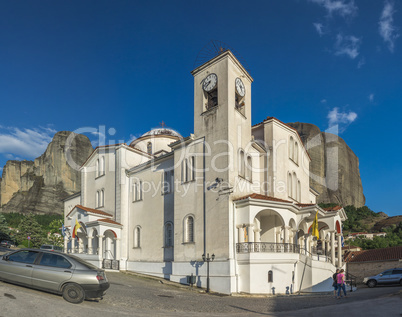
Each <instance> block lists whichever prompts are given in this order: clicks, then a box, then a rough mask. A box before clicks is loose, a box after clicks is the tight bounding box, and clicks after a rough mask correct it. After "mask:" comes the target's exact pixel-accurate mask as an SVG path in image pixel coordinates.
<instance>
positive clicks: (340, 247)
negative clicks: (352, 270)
mask: <svg viewBox="0 0 402 317" xmlns="http://www.w3.org/2000/svg"><path fill="white" fill-rule="evenodd" d="M336 236H337V238H338V267H342V234H341V233H338V234H337V235H336Z"/></svg>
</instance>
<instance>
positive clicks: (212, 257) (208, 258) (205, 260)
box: [202, 253, 215, 293]
mask: <svg viewBox="0 0 402 317" xmlns="http://www.w3.org/2000/svg"><path fill="white" fill-rule="evenodd" d="M202 260H203V261H204V262H207V293H209V262H212V261H213V260H215V254H212V256H211V257H209V253H207V256H206V257H205V254H203V255H202Z"/></svg>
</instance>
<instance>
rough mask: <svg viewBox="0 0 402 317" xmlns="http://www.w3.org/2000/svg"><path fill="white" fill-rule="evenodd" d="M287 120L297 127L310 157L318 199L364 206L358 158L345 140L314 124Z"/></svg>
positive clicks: (311, 171) (344, 204) (312, 182)
mask: <svg viewBox="0 0 402 317" xmlns="http://www.w3.org/2000/svg"><path fill="white" fill-rule="evenodd" d="M288 124H289V125H290V126H291V127H293V128H295V129H296V130H297V131H298V133H299V135H300V137H301V139H302V141H303V143H304V145H305V147H306V149H307V152H308V153H309V155H310V157H311V163H310V186H311V187H312V188H314V189H315V190H316V191H317V192H318V193H320V195H319V196H318V197H317V202H318V203H336V204H340V205H343V206H348V205H354V206H356V207H362V206H364V204H365V201H366V199H365V197H364V195H363V186H362V181H361V179H360V172H359V159H358V157H357V156H356V155H355V154H354V153H353V151H352V150H351V149H350V148H349V146H348V145H347V144H346V143H345V141H344V140H343V139H342V138H340V137H338V136H337V135H335V134H331V133H326V132H321V131H320V129H319V128H318V127H317V126H315V125H314V124H309V123H302V122H295V123H288Z"/></svg>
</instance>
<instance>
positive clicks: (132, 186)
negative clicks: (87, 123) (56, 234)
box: [64, 50, 346, 294]
mask: <svg viewBox="0 0 402 317" xmlns="http://www.w3.org/2000/svg"><path fill="white" fill-rule="evenodd" d="M192 75H193V76H194V134H191V135H190V136H187V137H182V136H181V135H180V134H179V133H177V132H175V131H174V130H172V129H168V128H166V127H163V126H162V127H161V128H158V129H154V130H151V131H149V132H147V133H145V134H144V135H142V136H141V137H140V138H138V139H136V140H135V141H133V142H132V143H131V144H129V145H127V144H116V145H107V146H99V147H97V148H96V149H95V150H94V151H93V153H92V154H91V155H90V157H88V159H87V160H86V162H85V163H84V164H83V165H82V166H81V168H80V172H81V192H79V193H76V194H74V195H72V196H70V197H68V198H67V199H65V200H64V206H65V208H64V209H65V224H66V226H67V227H68V228H69V232H70V233H69V234H67V236H66V239H65V243H64V244H65V245H64V247H65V252H68V253H73V254H76V255H78V256H80V257H82V258H84V259H85V260H87V261H90V262H92V263H94V264H96V265H98V266H100V267H105V268H112V269H118V270H123V271H125V270H127V271H132V272H138V273H141V274H147V275H153V276H158V277H161V278H165V279H169V280H171V281H174V282H178V283H184V284H187V283H188V282H189V280H188V276H191V275H193V279H194V283H195V285H196V286H198V287H202V288H206V287H207V279H208V277H209V287H210V289H211V290H212V291H216V292H221V293H225V294H232V293H249V294H272V293H273V292H274V293H277V294H278V293H290V292H297V291H299V290H300V291H323V290H330V289H331V284H332V279H331V276H332V274H333V273H334V271H335V269H336V267H341V266H342V265H343V263H342V256H341V248H338V249H336V245H341V235H342V233H341V224H342V221H344V220H346V214H345V212H344V210H343V209H342V208H340V207H338V208H332V209H328V210H324V209H321V208H320V207H319V206H318V205H316V197H317V195H318V193H317V192H316V191H315V190H314V189H312V188H310V185H309V179H310V178H309V174H310V172H309V164H310V157H309V154H308V153H307V151H306V149H305V147H304V146H303V143H302V141H301V139H300V136H299V135H298V133H297V131H296V130H295V129H293V128H292V127H290V126H288V125H286V124H285V123H283V122H281V121H279V120H277V119H276V118H273V117H268V118H266V119H265V120H263V121H262V122H261V123H258V124H256V125H253V126H252V124H251V84H252V82H253V78H252V77H251V76H250V74H249V73H248V72H247V71H246V70H245V68H244V67H243V66H242V65H241V64H240V62H239V61H238V60H237V58H236V57H235V56H234V55H233V53H232V52H231V51H230V50H227V51H224V52H222V53H220V54H219V55H217V56H215V57H214V58H213V59H211V60H209V61H208V62H206V63H204V64H203V65H201V66H199V67H197V68H196V69H194V70H193V71H192ZM316 214H318V226H319V236H320V237H319V239H318V240H317V238H315V237H314V238H313V236H312V235H311V225H312V222H313V220H314V218H315V216H316ZM76 223H79V226H77V227H79V229H78V230H77V235H76V237H75V238H73V235H72V231H73V230H74V226H76ZM208 260H209V261H208ZM208 266H209V270H208V269H207V268H208Z"/></svg>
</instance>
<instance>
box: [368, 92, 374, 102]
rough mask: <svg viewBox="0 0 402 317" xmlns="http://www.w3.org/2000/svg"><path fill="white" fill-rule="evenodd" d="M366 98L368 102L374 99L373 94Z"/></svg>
mask: <svg viewBox="0 0 402 317" xmlns="http://www.w3.org/2000/svg"><path fill="white" fill-rule="evenodd" d="M368 98H369V100H370V102H373V101H374V94H370V95H369V97H368Z"/></svg>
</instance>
